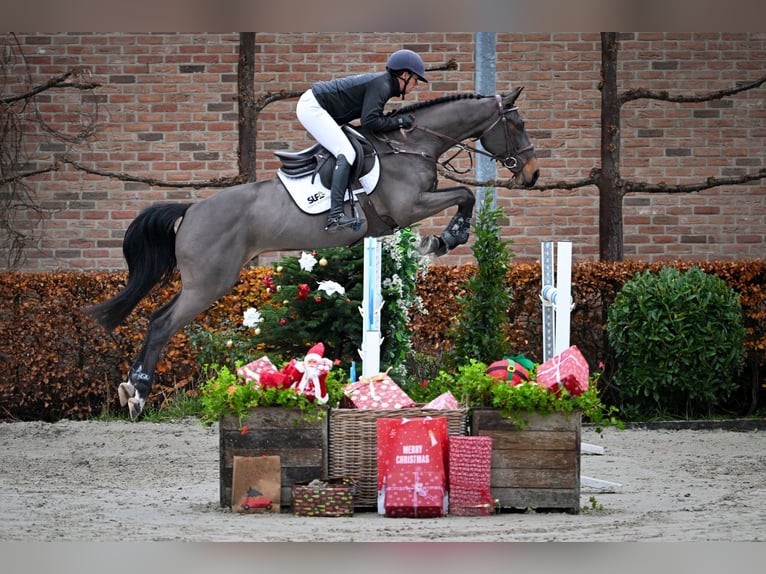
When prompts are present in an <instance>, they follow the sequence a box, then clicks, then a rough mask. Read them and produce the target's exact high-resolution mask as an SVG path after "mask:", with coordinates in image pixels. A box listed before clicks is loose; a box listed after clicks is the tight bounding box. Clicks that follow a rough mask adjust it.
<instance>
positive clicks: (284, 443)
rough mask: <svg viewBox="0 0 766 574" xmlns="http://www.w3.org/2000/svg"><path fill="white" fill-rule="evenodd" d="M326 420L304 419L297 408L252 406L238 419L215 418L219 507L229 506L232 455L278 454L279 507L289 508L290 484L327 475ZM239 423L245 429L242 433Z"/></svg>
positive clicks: (231, 417) (232, 471)
mask: <svg viewBox="0 0 766 574" xmlns="http://www.w3.org/2000/svg"><path fill="white" fill-rule="evenodd" d="M327 421H328V417H327V416H325V417H323V418H322V419H320V420H316V421H312V422H306V421H305V420H304V417H303V413H302V412H301V410H300V409H298V408H281V407H265V408H255V409H252V410H251V411H250V412H249V413H248V414H247V416H245V417H244V418H243V419H242V423H241V425H240V420H239V417H236V416H224V417H222V418H221V420H220V421H219V427H218V428H219V454H220V491H221V493H220V494H221V506H224V507H226V506H231V487H232V479H233V475H234V457H235V456H261V455H279V456H280V458H281V460H280V462H281V467H282V490H281V507H282V509H289V507H290V500H291V494H292V486H293V485H294V484H297V483H301V482H308V481H310V480H313V479H315V478H323V477H326V476H327ZM242 426H247V428H248V432H247V433H246V434H243V433H242Z"/></svg>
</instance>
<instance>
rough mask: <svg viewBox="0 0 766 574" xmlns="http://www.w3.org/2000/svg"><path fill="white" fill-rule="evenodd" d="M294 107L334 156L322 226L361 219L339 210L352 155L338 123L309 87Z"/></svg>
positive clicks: (334, 226)
mask: <svg viewBox="0 0 766 574" xmlns="http://www.w3.org/2000/svg"><path fill="white" fill-rule="evenodd" d="M295 111H296V115H297V116H298V121H300V122H301V124H302V125H303V127H304V128H306V131H308V132H309V133H310V134H311V135H312V136H314V139H316V141H318V142H319V143H320V144H322V145H323V146H324V147H325V148H326V149H327V151H329V152H330V153H331V154H333V155H334V156H335V158H336V164H335V171H334V172H333V177H332V184H331V186H330V215H329V217H328V218H327V227H326V228H325V229H327V230H328V231H335V230H337V229H341V228H343V227H349V226H351V225H354V224H358V223H361V221H360V220H358V219H357V218H354V217H348V216H347V215H345V214H344V213H343V199H344V197H345V194H346V190H347V189H348V183H349V181H348V179H349V175H350V173H351V166H352V165H353V163H354V159H355V158H356V153H355V152H354V148H353V146H352V145H351V143H350V142H349V141H348V138H347V137H346V135H345V134H344V133H343V130H341V128H340V126H339V125H338V124H337V123H336V122H335V120H334V119H333V118H332V117H331V116H330V114H328V113H327V111H326V110H325V109H324V108H322V106H320V105H319V102H318V101H317V99H316V98H315V97H314V94H313V92H312V91H311V90H307V91H306V92H305V93H304V94H303V95H302V96H301V97H300V99H299V100H298V106H297V108H296V110H295Z"/></svg>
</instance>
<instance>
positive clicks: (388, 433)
mask: <svg viewBox="0 0 766 574" xmlns="http://www.w3.org/2000/svg"><path fill="white" fill-rule="evenodd" d="M376 427H377V447H378V448H377V450H378V453H377V454H378V457H377V458H378V493H379V497H378V499H379V500H378V512H379V513H381V514H385V515H386V516H397V517H399V516H403V517H412V518H427V517H437V516H444V514H445V513H446V510H447V508H446V506H447V496H446V494H447V475H446V466H447V419H446V418H444V417H424V418H413V419H389V418H380V419H378V420H377V421H376Z"/></svg>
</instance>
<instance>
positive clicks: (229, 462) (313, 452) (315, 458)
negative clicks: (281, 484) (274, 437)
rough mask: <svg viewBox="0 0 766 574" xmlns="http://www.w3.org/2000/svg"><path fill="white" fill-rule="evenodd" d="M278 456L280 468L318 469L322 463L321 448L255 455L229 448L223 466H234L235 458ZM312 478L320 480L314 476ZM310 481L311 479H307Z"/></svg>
mask: <svg viewBox="0 0 766 574" xmlns="http://www.w3.org/2000/svg"><path fill="white" fill-rule="evenodd" d="M274 454H278V455H279V456H280V457H281V462H282V466H290V467H291V466H296V467H305V466H308V467H319V466H322V463H323V461H324V453H323V452H322V449H321V448H291V449H273V450H270V451H269V450H263V451H259V452H258V454H257V455H254V454H253V450H252V449H249V448H229V449H226V451H225V452H224V457H225V460H224V461H223V463H224V466H225V467H227V468H229V467H233V466H234V457H235V456H262V455H274ZM313 478H321V477H318V476H315V477H313ZM309 480H311V479H309Z"/></svg>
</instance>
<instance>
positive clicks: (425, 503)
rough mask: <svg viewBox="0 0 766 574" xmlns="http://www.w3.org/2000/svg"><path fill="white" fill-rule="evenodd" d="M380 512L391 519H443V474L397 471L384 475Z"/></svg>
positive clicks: (428, 471) (400, 469) (425, 471)
mask: <svg viewBox="0 0 766 574" xmlns="http://www.w3.org/2000/svg"><path fill="white" fill-rule="evenodd" d="M384 487H385V491H384V492H385V502H384V509H385V510H384V512H385V515H386V516H389V517H392V518H438V517H440V516H444V500H445V495H446V490H445V485H444V473H443V472H435V471H431V470H422V471H421V470H409V469H404V468H398V469H396V470H393V471H391V472H389V473H388V474H387V475H386V482H385V485H384Z"/></svg>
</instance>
